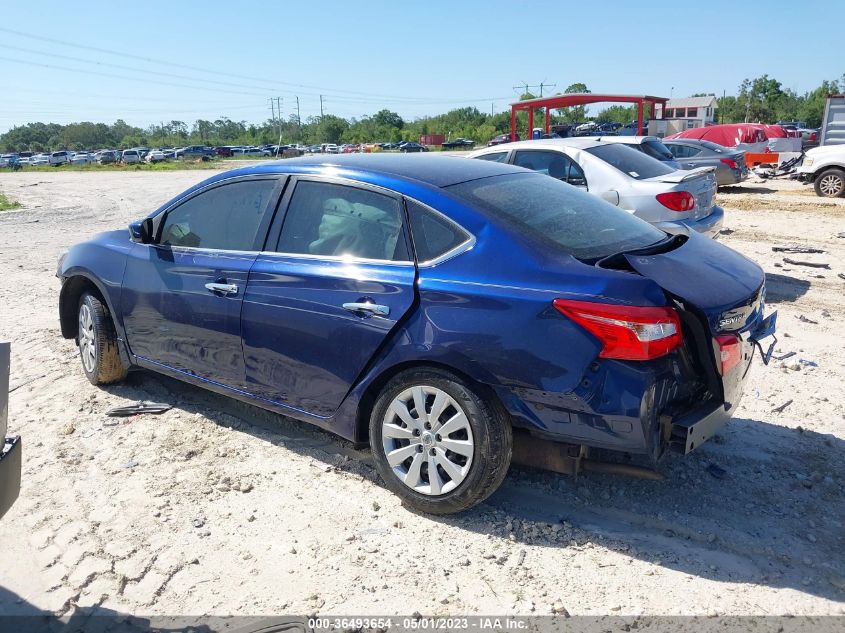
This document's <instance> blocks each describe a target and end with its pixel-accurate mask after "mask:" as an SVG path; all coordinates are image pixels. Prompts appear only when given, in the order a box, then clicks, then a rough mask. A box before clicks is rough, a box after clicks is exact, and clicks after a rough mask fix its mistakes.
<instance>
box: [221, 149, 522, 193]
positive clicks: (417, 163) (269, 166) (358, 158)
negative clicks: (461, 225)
mask: <svg viewBox="0 0 845 633" xmlns="http://www.w3.org/2000/svg"><path fill="white" fill-rule="evenodd" d="M515 144H516V143H515ZM337 168H340V169H343V170H348V171H350V172H358V173H361V174H369V175H370V176H378V175H384V176H393V177H398V178H402V179H406V180H414V181H417V182H421V183H425V184H428V185H431V186H434V187H448V186H449V185H455V184H458V183H460V182H467V181H468V180H477V179H478V178H488V177H490V176H498V175H502V174H510V173H524V172H525V170H524V169H522V168H520V167H514V166H513V165H506V164H503V163H496V162H491V161H485V160H467V159H466V158H464V157H462V156H432V155H430V154H429V155H426V154H422V155H420V154H337V155H332V156H305V157H301V158H288V159H285V160H279V161H271V162H268V163H263V164H261V165H255V166H253V167H246V168H244V169H239V170H237V172H223V173H222V174H219V176H218V177H219V178H220V179H222V178H231V177H232V176H234V175H238V176H243V175H249V174H265V173H286V172H287V173H296V172H299V173H320V172H324V171H331V170H333V169H337Z"/></svg>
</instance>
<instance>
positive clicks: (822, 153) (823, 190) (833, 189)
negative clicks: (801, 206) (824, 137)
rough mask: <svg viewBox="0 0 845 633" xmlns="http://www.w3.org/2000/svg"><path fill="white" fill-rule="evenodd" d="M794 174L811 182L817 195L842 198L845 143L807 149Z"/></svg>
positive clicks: (844, 193) (844, 189) (844, 173)
mask: <svg viewBox="0 0 845 633" xmlns="http://www.w3.org/2000/svg"><path fill="white" fill-rule="evenodd" d="M795 175H796V177H797V178H798V179H799V180H801V181H802V182H806V183H813V186H814V187H815V189H816V195H817V196H822V197H823V198H842V197H843V196H845V145H823V146H822V147H814V148H813V149H810V150H807V153H806V154H804V160H803V161H802V162H801V165H799V167H798V169H796V170H795Z"/></svg>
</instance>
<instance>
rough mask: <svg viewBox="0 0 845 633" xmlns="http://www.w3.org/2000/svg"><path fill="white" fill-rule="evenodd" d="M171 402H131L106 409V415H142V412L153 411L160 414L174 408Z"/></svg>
mask: <svg viewBox="0 0 845 633" xmlns="http://www.w3.org/2000/svg"><path fill="white" fill-rule="evenodd" d="M172 408H173V407H171V406H170V405H169V404H165V403H163V402H146V401H144V400H142V401H139V402H136V403H135V404H130V405H127V406H125V407H115V408H113V409H109V410H108V411H106V415H107V416H109V417H110V418H126V417H129V416H131V415H141V414H142V413H152V414H154V415H158V414H160V413H164V412H165V411H170V409H172Z"/></svg>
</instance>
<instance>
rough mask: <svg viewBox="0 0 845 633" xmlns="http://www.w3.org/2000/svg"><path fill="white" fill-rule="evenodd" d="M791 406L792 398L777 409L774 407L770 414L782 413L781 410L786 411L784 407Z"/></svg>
mask: <svg viewBox="0 0 845 633" xmlns="http://www.w3.org/2000/svg"><path fill="white" fill-rule="evenodd" d="M791 404H792V398H790V399H789V400H787V401H786V402H784V403H783V404H782V405H780V406H779V407H775V408H774V409H772V413H783V410H784V409H786V407H788V406H789V405H791Z"/></svg>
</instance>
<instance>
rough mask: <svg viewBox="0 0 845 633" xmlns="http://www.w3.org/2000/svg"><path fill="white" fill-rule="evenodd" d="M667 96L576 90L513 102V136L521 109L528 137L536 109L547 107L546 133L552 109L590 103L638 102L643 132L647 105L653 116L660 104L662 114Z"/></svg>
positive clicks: (512, 136)
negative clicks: (524, 117)
mask: <svg viewBox="0 0 845 633" xmlns="http://www.w3.org/2000/svg"><path fill="white" fill-rule="evenodd" d="M668 100H669V99H667V98H666V97H653V96H651V95H607V94H596V93H594V92H574V93H571V94H565V95H555V96H554V97H540V98H539V99H528V100H526V101H518V102H516V103H512V104H511V138H512V139H516V113H517V112H519V111H520V110H524V111H526V112H528V138H531V132H532V130H533V129H534V110H536V109H537V108H545V109H546V125H545V130H546V134H548V133H549V122H550V118H549V117H550V111H551V110H552V109H557V108H568V107H571V106H579V105H588V104H590V103H603V102H611V103H636V104H637V134H638V135H641V134H642V133H643V111H644V109H645V105H646V104H649V105H650V106H651V116H652V118H654V117H655V112H656V111H657V110H656V108H655V105H656V104H658V103H659V104H660V105H661V106H662V108H661V109H660V112H661V115H662V113H663V112H665V110H666V102H667V101H668Z"/></svg>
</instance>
